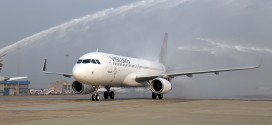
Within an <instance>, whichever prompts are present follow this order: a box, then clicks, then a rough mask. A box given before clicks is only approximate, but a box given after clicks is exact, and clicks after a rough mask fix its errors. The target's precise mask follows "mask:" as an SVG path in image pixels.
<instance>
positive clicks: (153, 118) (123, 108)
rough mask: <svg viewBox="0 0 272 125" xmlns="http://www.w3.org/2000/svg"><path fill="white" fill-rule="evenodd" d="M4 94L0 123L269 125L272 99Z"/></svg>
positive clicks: (46, 124) (59, 124)
mask: <svg viewBox="0 0 272 125" xmlns="http://www.w3.org/2000/svg"><path fill="white" fill-rule="evenodd" d="M89 98H90V96H89V95H50V96H13V97H8V96H2V97H0V125H81V124H82V125H84V124H85V125H86V124H88V125H89V124H96V125H120V124H123V125H128V124H129V125H140V124H141V125H155V124H156V125H167V124H171V125H249V124H250V125H271V124H272V101H247V100H243V101H242V100H184V99H164V100H152V99H148V98H142V99H139V98H136V99H135V98H134V99H131V98H120V99H116V100H113V101H108V100H101V101H98V102H93V101H90V100H89Z"/></svg>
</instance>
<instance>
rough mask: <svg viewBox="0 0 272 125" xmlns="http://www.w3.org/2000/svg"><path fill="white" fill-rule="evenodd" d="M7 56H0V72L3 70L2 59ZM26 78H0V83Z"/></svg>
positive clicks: (2, 54) (4, 53)
mask: <svg viewBox="0 0 272 125" xmlns="http://www.w3.org/2000/svg"><path fill="white" fill-rule="evenodd" d="M6 55H7V53H6V52H3V53H1V54H0V72H1V71H2V69H3V62H4V57H5V56H6ZM25 78H27V76H22V77H4V76H0V83H2V82H4V81H14V80H20V79H25Z"/></svg>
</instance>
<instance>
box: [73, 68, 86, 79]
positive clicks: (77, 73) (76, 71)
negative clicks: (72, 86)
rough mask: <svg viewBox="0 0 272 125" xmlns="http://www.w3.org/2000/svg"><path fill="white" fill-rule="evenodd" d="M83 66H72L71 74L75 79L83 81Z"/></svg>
mask: <svg viewBox="0 0 272 125" xmlns="http://www.w3.org/2000/svg"><path fill="white" fill-rule="evenodd" d="M84 71H85V70H84V67H82V66H74V68H73V76H74V78H75V79H76V80H77V81H84V79H85V76H84V74H85V73H84Z"/></svg>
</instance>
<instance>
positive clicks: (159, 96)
mask: <svg viewBox="0 0 272 125" xmlns="http://www.w3.org/2000/svg"><path fill="white" fill-rule="evenodd" d="M157 96H158V98H159V99H163V94H156V93H152V99H157Z"/></svg>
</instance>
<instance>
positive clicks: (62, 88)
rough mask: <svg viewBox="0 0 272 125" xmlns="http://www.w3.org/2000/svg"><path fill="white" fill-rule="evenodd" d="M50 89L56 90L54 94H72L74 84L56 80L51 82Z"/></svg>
mask: <svg viewBox="0 0 272 125" xmlns="http://www.w3.org/2000/svg"><path fill="white" fill-rule="evenodd" d="M50 89H53V90H54V94H72V93H73V90H72V84H71V83H69V82H67V81H63V80H61V81H56V82H54V83H51V84H50Z"/></svg>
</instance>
